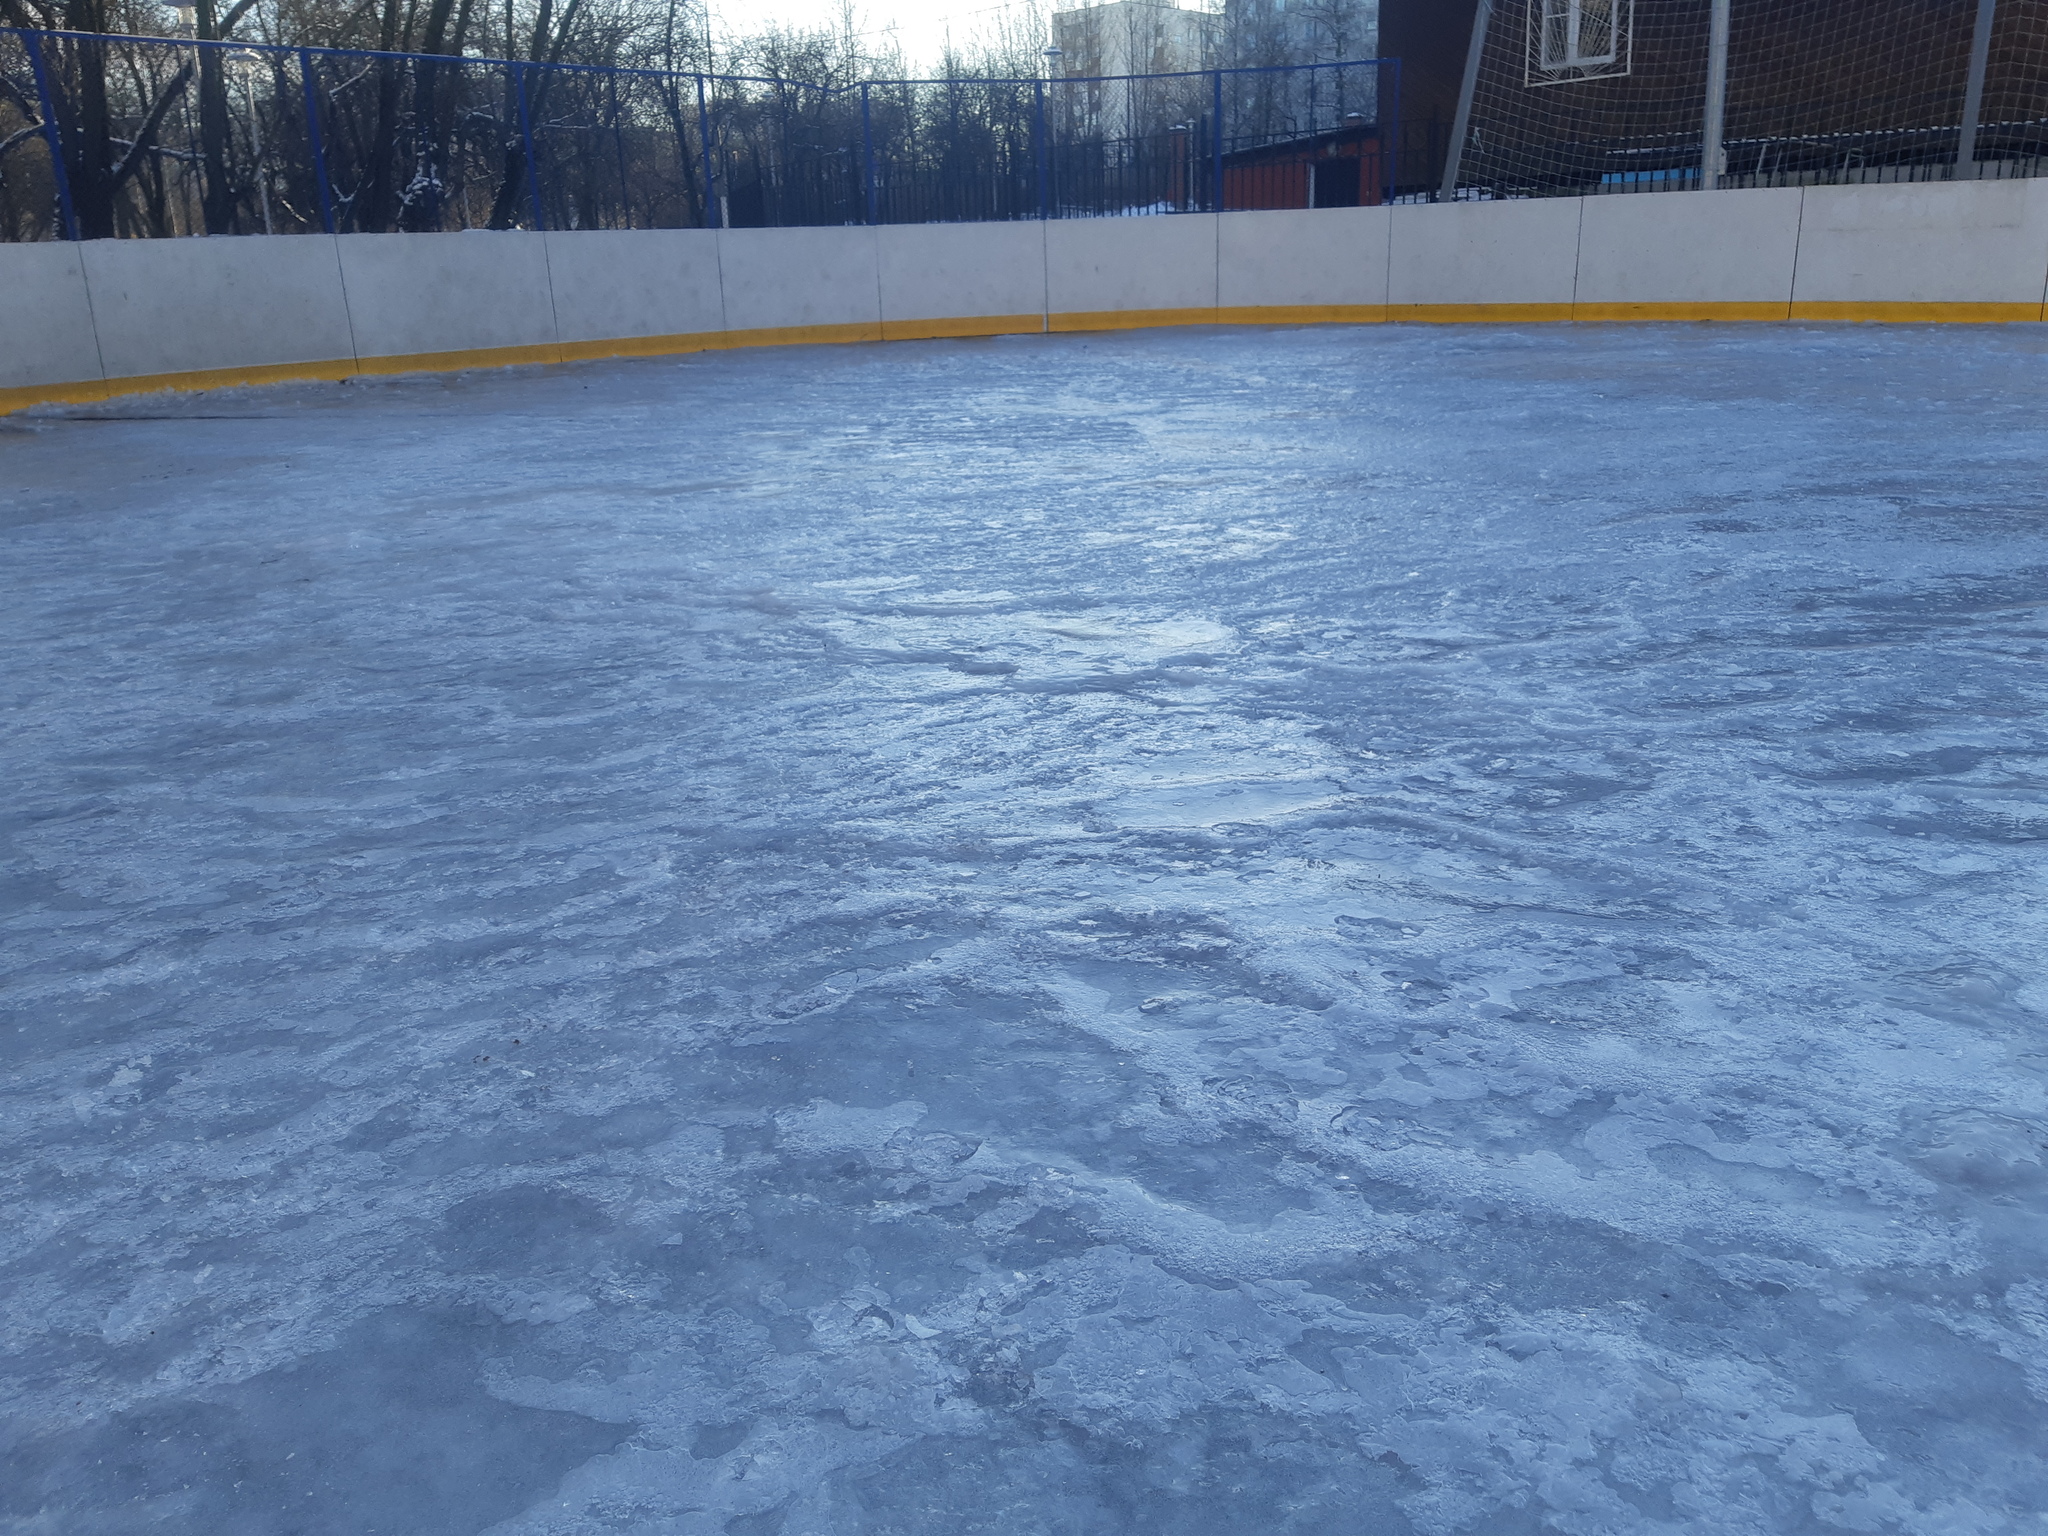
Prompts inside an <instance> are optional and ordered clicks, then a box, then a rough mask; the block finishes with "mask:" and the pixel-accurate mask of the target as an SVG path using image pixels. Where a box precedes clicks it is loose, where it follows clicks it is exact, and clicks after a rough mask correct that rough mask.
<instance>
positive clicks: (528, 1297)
mask: <svg viewBox="0 0 2048 1536" xmlns="http://www.w3.org/2000/svg"><path fill="white" fill-rule="evenodd" d="M484 1305H485V1306H486V1307H488V1308H490V1310H491V1311H492V1312H493V1313H494V1314H496V1316H497V1317H498V1319H499V1320H500V1321H501V1322H507V1323H564V1322H567V1321H568V1320H569V1319H570V1318H572V1317H576V1316H578V1315H580V1314H582V1313H584V1312H588V1311H589V1310H590V1309H591V1308H592V1307H594V1306H595V1305H597V1303H595V1302H593V1301H592V1300H591V1299H590V1298H589V1297H588V1296H581V1295H578V1294H576V1293H575V1292H573V1291H551V1290H543V1291H520V1290H514V1291H506V1292H503V1293H501V1294H499V1295H496V1296H491V1297H487V1298H486V1299H485V1301H484Z"/></svg>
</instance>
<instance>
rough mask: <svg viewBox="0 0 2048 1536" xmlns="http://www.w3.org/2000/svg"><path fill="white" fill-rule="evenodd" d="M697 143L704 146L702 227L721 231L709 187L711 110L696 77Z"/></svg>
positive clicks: (722, 223)
mask: <svg viewBox="0 0 2048 1536" xmlns="http://www.w3.org/2000/svg"><path fill="white" fill-rule="evenodd" d="M697 142H698V143H699V144H701V145H703V146H704V227H705V228H706V229H722V228H724V227H725V221H724V220H723V219H721V218H720V217H719V216H718V201H717V196H716V190H715V189H714V188H713V187H712V185H711V109H710V108H709V107H708V106H706V105H705V104H704V77H703V76H702V75H699V76H698V77H697Z"/></svg>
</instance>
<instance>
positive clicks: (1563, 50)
mask: <svg viewBox="0 0 2048 1536" xmlns="http://www.w3.org/2000/svg"><path fill="white" fill-rule="evenodd" d="M1634 9H1635V0H1529V84H1531V85H1555V84H1558V83H1560V82H1562V81H1566V80H1592V79H1598V78H1599V77H1601V76H1603V75H1625V74H1627V73H1628V69H1629V30H1630V28H1629V23H1630V21H1631V20H1632V13H1633V12H1634Z"/></svg>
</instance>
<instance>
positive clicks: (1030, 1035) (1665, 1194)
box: [0, 327, 2048, 1536]
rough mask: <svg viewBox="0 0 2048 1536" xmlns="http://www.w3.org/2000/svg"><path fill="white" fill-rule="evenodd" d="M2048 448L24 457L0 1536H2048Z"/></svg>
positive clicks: (1346, 366)
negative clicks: (2046, 859) (2046, 1029)
mask: <svg viewBox="0 0 2048 1536" xmlns="http://www.w3.org/2000/svg"><path fill="white" fill-rule="evenodd" d="M2044 374H2048V338H2043V337H2042V336H2041V335H2040V334H2039V333H2038V332H2036V331H2034V330H2032V329H1984V330H1971V329H1947V330H1882V331H1880V330H1868V329H1863V330H1858V329H1827V328H1811V329H1798V328H1764V327H1756V328H1740V329H1737V328H1727V329H1720V328H1707V327H1696V328H1642V329H1602V328H1586V327H1581V328H1556V329H1541V330H1527V331H1519V330H1442V329H1423V328H1416V329H1399V328H1395V329H1376V330H1355V331H1354V330H1328V331H1313V332H1310V331H1297V332H1264V331H1238V332H1230V331H1215V332H1200V331H1187V332H1178V333H1163V334H1153V335H1129V336H1118V337H1109V338H1103V337H1054V338H1037V337H1034V338H1028V339H1016V340H1006V341H994V342H946V343H933V344H919V345H895V346H888V347H878V348H847V349H840V350H791V351H780V352H757V353H751V354H735V355H724V356H705V357H697V358H690V359H684V360H676V361H659V362H647V363H635V364H611V365H595V366H588V367H582V368H576V369H567V370H558V371H550V372H535V373H523V374H500V375H479V376H470V377H464V378H457V379H444V380H428V381H406V382H394V383H386V384H372V385H367V386H365V385H362V384H355V385H350V386H346V387H341V388H336V387H320V388H310V387H309V388H305V389H295V390H285V391H278V392H268V393H266V392H249V393H245V394H240V395H218V396H208V397H205V398H202V399H197V400H192V401H186V402H183V403H179V402H170V403H166V402H164V401H161V400H157V401H145V402H140V403H138V402H125V403H122V404H120V405H117V406H114V407H109V408H107V409H105V410H104V411H101V412H99V413H97V414H94V413H90V412H76V413H71V414H68V415H61V414H60V415H47V416H44V417H41V418H38V419H34V420H28V421H23V420H20V419H16V420H14V421H13V422H11V423H9V424H8V425H7V426H5V427H0V469H4V480H0V484H4V485H5V487H6V490H5V491H4V493H0V508H4V511H0V538H4V563H0V584H4V585H0V641H4V654H5V656H6V657H7V666H6V668H5V671H4V676H0V689H4V694H5V699H6V707H7V712H8V713H7V718H8V720H9V722H10V723H9V725H8V727H7V730H6V732H5V735H4V739H0V780H4V782H5V784H6V786H7V790H6V795H5V798H4V814H5V816H6V822H7V834H8V839H9V841H8V844H7V851H6V861H7V862H6V864H5V879H6V887H5V888H6V891H7V897H6V903H5V907H4V912H0V946H4V953H5V965H6V973H7V980H6V988H7V991H6V999H7V1009H8V1012H7V1018H6V1022H5V1025H4V1028H0V1039H4V1042H5V1052H6V1079H5V1081H6V1094H7V1099H6V1103H5V1106H4V1113H0V1136H4V1140H5V1159H4V1186H0V1187H4V1208H5V1210H6V1211H7V1213H8V1216H7V1220H6V1222H5V1224H4V1228H0V1245H4V1254H0V1263H4V1311H0V1345H4V1350H0V1383H4V1391H0V1402H4V1405H5V1406H4V1410H0V1411H4V1413H5V1414H6V1416H7V1422H8V1424H9V1428H8V1430H7V1432H6V1437H5V1441H4V1444H5V1447H6V1451H5V1455H6V1462H5V1475H4V1476H0V1532H5V1533H7V1536H59V1533H61V1536H80V1533H92V1536H99V1533H141V1532H145V1531H146V1532H151V1533H164V1532H171V1533H187V1532H190V1533H206V1536H283V1533H296V1536H342V1533H347V1536H357V1533H371V1532H375V1533H379V1536H394V1533H418V1536H470V1533H479V1532H485V1531H489V1532H492V1533H494V1536H572V1533H574V1536H583V1533H598V1532H606V1533H615V1532H632V1533H646V1536H653V1533H662V1536H854V1533H862V1536H884V1533H886V1536H939V1533H944V1536H967V1533H988V1536H1112V1533H1114V1536H1126V1533H1129V1536H1151V1533H1156V1536H1212V1533H1213V1536H1244V1533H1252V1532H1256V1533H1259V1536H1280V1533H1288V1536H1339V1533H1342V1536H1400V1533H1404V1532H1411V1531H1412V1532H1418V1533H1425V1536H1449V1533H1454V1532H1471V1533H1482V1536H1514V1533H1536V1532H1559V1533H1569V1536H1594V1533H1628V1536H1637V1533H1650V1536H1677V1533H1680V1532H1684V1533H1724V1532H1725V1533H1738V1532H1739V1533H1766V1532H1768V1533H1779V1532H1911V1533H1928V1536H1934V1533H1940V1536H1951V1533H1953V1536H1982V1533H2001V1532H2010V1531H2038V1530H2040V1529H2042V1527H2043V1523H2044V1522H2043V1520H2042V1514H2043V1512H2044V1511H2048V1459H2044V1453H2048V1266H2044V1259H2048V1225H2044V1219H2043V1195H2044V1191H2048V1170H2044V1167H2043V1159H2044V1156H2048V1153H2044V1124H2048V1116H2044V1110H2048V1104H2044V1097H2043V1091H2042V1082H2043V1069H2044V1066H2048V1044H2044V1037H2043V1035H2042V1033H2041V1025H2042V1018H2043V1013H2044V1010H2048V978H2044V976H2043V972H2042V969H2041V959H2042V954H2043V948H2044V945H2043V930H2042V927H2041V919H2040V913H2041V910H2042V900H2043V896H2044V891H2043V883H2042V875H2043V867H2044V866H2043V853H2044V848H2048V842H2044V838H2048V806H2044V799H2043V791H2044V786H2048V729H2044V724H2043V717H2042V713H2041V711H2042V706H2043V692H2044V672H2043V669H2042V659H2043V656H2044V653H2048V626H2044V622H2043V612H2042V603H2043V601H2044V596H2048V586H2044V572H2048V540H2044V536H2043V534H2044V529H2043V477H2042V452H2041V448H2042V439H2041V437H2040V435H2039V430H2040V412H2039V402H2040V400H2041V398H2042V394H2041V391H2042V386H2043V384H2044Z"/></svg>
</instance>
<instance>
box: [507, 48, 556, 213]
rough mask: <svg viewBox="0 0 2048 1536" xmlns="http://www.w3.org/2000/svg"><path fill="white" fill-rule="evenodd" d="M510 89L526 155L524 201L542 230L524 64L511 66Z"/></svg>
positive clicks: (537, 175) (538, 168) (520, 139)
mask: <svg viewBox="0 0 2048 1536" xmlns="http://www.w3.org/2000/svg"><path fill="white" fill-rule="evenodd" d="M512 90H513V94H514V95H516V96H517V97H518V98H519V142H520V144H521V145H523V146H524V152H525V155H526V202H527V206H528V207H530V208H532V209H533V227H534V229H535V230H543V229H546V228H547V227H548V225H547V220H546V219H544V218H542V217H541V211H540V165H539V162H537V161H536V160H535V159H534V158H533V113H532V111H531V109H530V108H529V107H528V106H527V104H526V66H525V65H524V64H514V65H513V66H512Z"/></svg>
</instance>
